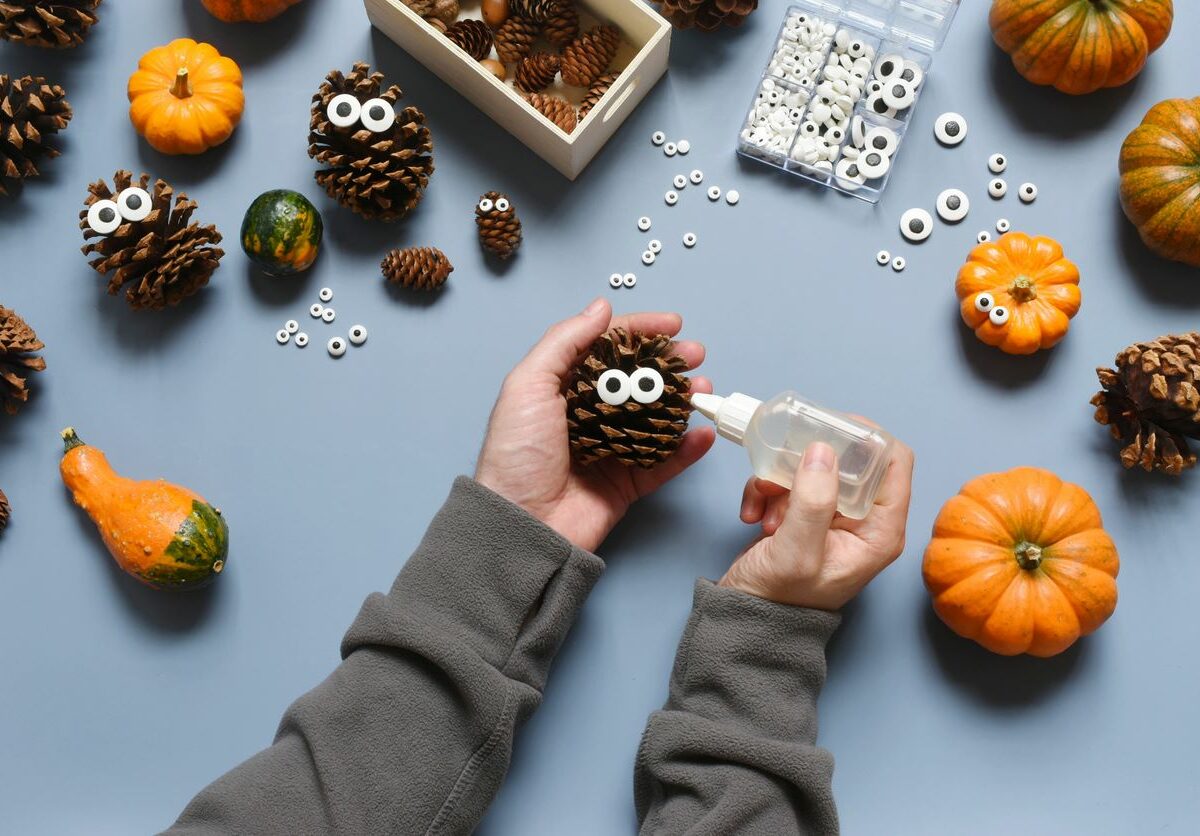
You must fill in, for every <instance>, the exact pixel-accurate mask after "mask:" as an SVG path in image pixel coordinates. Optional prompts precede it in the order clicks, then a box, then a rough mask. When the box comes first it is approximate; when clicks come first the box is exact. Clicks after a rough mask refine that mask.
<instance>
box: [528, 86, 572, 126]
mask: <svg viewBox="0 0 1200 836" xmlns="http://www.w3.org/2000/svg"><path fill="white" fill-rule="evenodd" d="M525 100H526V101H527V102H529V103H530V104H531V105H533V107H534V109H535V110H537V111H538V112H540V113H541V114H542V115H543V116H545V117H546V118H547V119H549V120H550V121H551V122H553V123H554V124H555V125H558V126H559V127H560V128H562V130H563V132H564V133H568V134H569V133H571V131H573V130H575V126H576V125H577V124H579V115H578V114H577V113H576V112H575V105H573V104H571V103H570V102H568V101H567V100H566V99H564V98H562V97H560V96H544V95H542V94H541V93H530V94H529V95H528V96H526V97H525Z"/></svg>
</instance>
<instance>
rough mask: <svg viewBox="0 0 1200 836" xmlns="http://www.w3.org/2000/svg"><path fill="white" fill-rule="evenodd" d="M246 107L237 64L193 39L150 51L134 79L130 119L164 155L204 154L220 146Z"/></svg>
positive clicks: (130, 90) (139, 65)
mask: <svg viewBox="0 0 1200 836" xmlns="http://www.w3.org/2000/svg"><path fill="white" fill-rule="evenodd" d="M245 106H246V97H245V94H244V93H243V92H242V71H241V70H240V69H238V65H237V64H235V63H234V62H233V61H232V60H231V59H229V58H226V57H224V56H222V55H221V54H220V53H219V52H217V50H216V47H213V46H211V45H210V44H200V43H196V42H195V41H193V40H192V39H191V38H180V39H179V40H176V41H172V42H171V43H169V44H167V45H166V46H160V47H156V48H154V49H152V50H150V51H149V52H147V53H146V54H145V55H143V56H142V60H141V61H140V62H138V69H137V72H135V73H134V74H133V75H132V76H131V77H130V79H129V118H130V120H131V121H132V122H133V126H134V127H135V128H136V129H137V132H138V133H140V134H141V135H142V136H144V137H145V138H146V141H147V142H149V143H150V145H151V147H153V148H154V149H155V150H156V151H161V152H162V153H164V154H201V153H203V152H205V151H207V150H208V149H209V148H212V147H214V146H216V145H220V144H221V143H222V142H224V141H225V140H227V139H229V137H230V136H231V135H232V134H233V129H234V128H236V127H237V125H238V122H240V121H241V118H242V110H243V109H244V108H245Z"/></svg>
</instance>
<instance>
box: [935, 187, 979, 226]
mask: <svg viewBox="0 0 1200 836" xmlns="http://www.w3.org/2000/svg"><path fill="white" fill-rule="evenodd" d="M969 211H971V201H970V200H968V199H967V196H966V195H965V194H964V193H963V192H962V191H961V190H960V189H946V191H944V192H942V193H941V194H940V195H938V199H937V213H938V217H940V218H941V219H942V220H943V221H945V222H946V223H948V224H956V223H958V222H959V221H961V220H962V219H963V218H965V217H966V216H967V212H969Z"/></svg>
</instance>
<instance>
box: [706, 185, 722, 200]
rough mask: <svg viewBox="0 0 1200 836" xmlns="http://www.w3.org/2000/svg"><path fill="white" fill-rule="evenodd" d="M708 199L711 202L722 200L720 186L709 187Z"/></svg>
mask: <svg viewBox="0 0 1200 836" xmlns="http://www.w3.org/2000/svg"><path fill="white" fill-rule="evenodd" d="M708 199H709V200H720V199H721V187H720V186H709V187H708Z"/></svg>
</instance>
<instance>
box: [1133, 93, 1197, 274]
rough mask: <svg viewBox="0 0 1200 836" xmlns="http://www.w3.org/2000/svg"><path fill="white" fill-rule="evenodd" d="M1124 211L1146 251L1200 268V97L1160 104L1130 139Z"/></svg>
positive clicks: (1152, 109)
mask: <svg viewBox="0 0 1200 836" xmlns="http://www.w3.org/2000/svg"><path fill="white" fill-rule="evenodd" d="M1121 207H1122V208H1123V209H1124V210H1125V215H1126V216H1127V217H1128V218H1129V220H1131V221H1133V224H1134V226H1136V227H1137V229H1138V233H1140V234H1141V236H1142V240H1143V241H1144V242H1145V243H1146V246H1147V247H1149V248H1150V249H1151V250H1153V251H1154V252H1156V253H1158V254H1159V255H1161V256H1162V257H1164V258H1169V259H1172V260H1174V261H1182V262H1183V263H1184V264H1190V265H1191V266H1193V267H1200V98H1195V99H1169V100H1167V101H1165V102H1159V103H1158V104H1156V105H1155V106H1154V107H1152V108H1151V109H1150V112H1149V113H1147V114H1146V118H1145V119H1143V120H1142V124H1141V125H1139V126H1138V127H1137V128H1135V129H1134V131H1133V133H1131V134H1130V135H1129V136H1128V137H1127V138H1126V140H1125V144H1124V145H1122V146H1121Z"/></svg>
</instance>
